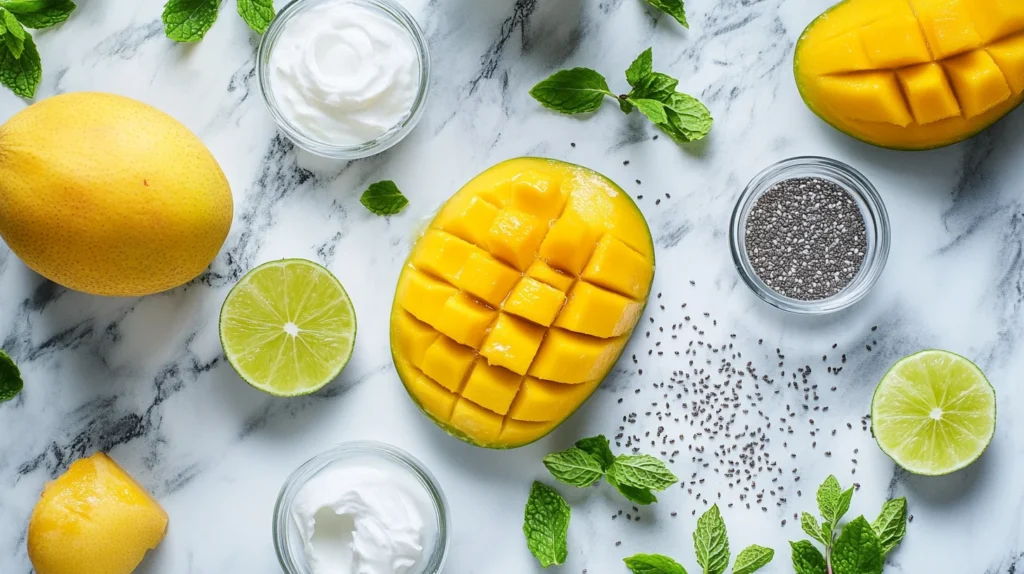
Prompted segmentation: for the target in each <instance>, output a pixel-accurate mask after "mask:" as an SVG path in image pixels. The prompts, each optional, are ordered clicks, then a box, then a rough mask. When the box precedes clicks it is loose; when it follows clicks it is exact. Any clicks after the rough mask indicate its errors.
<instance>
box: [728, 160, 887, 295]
mask: <svg viewBox="0 0 1024 574" xmlns="http://www.w3.org/2000/svg"><path fill="white" fill-rule="evenodd" d="M794 180H797V181H796V182H795V183H798V184H801V183H805V182H817V183H819V184H821V185H823V186H824V187H826V188H829V187H831V186H838V187H839V188H842V191H845V192H846V194H847V195H848V196H849V200H851V201H846V200H845V198H843V202H842V203H844V206H845V207H846V208H847V212H846V215H847V216H849V215H850V214H855V213H857V212H859V214H860V218H862V220H863V231H862V232H861V229H860V226H859V225H858V223H859V221H852V222H851V221H850V220H849V217H847V220H846V221H843V220H842V219H841V217H840V216H841V215H842V213H843V212H842V211H837V212H836V213H838V214H839V215H835V216H834V219H830V218H832V217H833V215H832V214H829V213H826V214H824V215H822V214H821V213H820V212H818V211H816V210H814V209H813V208H816V207H818V206H819V204H818V203H811V204H810V206H811V209H809V210H808V212H807V213H797V214H796V215H795V217H794V216H791V215H790V213H789V212H792V211H795V209H794V205H792V204H779V203H778V202H777V203H776V204H774V205H772V206H771V207H772V208H774V209H775V210H777V212H778V214H779V215H780V217H783V218H788V219H789V220H791V221H797V222H803V221H810V222H811V223H809V225H811V226H812V227H810V228H808V229H812V230H813V232H814V233H815V234H817V235H818V236H819V238H820V237H831V236H834V238H835V240H834V241H830V242H827V248H828V249H831V248H836V247H837V246H839V247H841V248H844V249H846V248H847V246H846V245H841V244H842V241H843V240H844V238H851V239H850V241H849V243H850V246H849V247H848V249H849V250H850V251H849V252H850V253H852V254H854V257H855V258H857V259H859V266H858V264H857V260H856V259H854V260H852V261H847V263H851V264H850V265H848V266H845V267H843V268H842V270H843V271H845V272H846V273H847V274H844V275H843V276H842V278H839V276H838V271H837V272H836V273H837V275H836V279H835V281H834V282H832V281H829V282H828V287H827V288H826V287H822V288H820V289H818V290H817V291H814V290H800V289H796V290H794V289H792V288H791V287H789V286H784V285H785V284H783V286H777V287H776V288H773V287H771V286H769V285H768V283H767V282H766V281H765V280H763V279H762V278H761V276H759V275H758V270H761V271H762V273H763V274H765V275H767V274H768V273H767V272H766V271H765V269H766V263H765V260H764V257H765V255H764V252H765V251H770V252H771V253H772V254H773V255H772V257H777V258H778V259H779V260H778V261H771V262H769V265H770V264H775V265H777V266H780V267H782V272H783V273H782V274H783V275H786V274H787V272H788V274H789V275H791V276H793V279H792V281H793V282H795V283H800V284H804V283H807V284H810V282H811V281H815V282H816V281H818V279H817V278H815V277H814V275H818V276H820V275H821V273H820V272H818V271H814V270H813V268H812V269H809V270H808V269H805V268H804V269H801V268H799V266H798V265H797V263H799V260H787V259H786V258H785V255H782V256H780V255H778V254H779V253H789V252H792V251H793V250H794V249H795V250H797V251H799V250H801V249H803V245H802V244H803V243H804V240H803V239H802V237H805V236H806V235H804V234H802V233H796V234H793V233H790V235H789V236H786V235H777V236H771V235H770V234H766V233H763V232H762V230H761V229H759V228H751V227H750V224H751V223H752V222H755V223H757V224H760V225H764V222H765V221H766V219H765V217H764V210H763V209H762V210H761V211H760V212H759V215H760V219H758V218H756V217H754V216H752V213H754V212H755V206H758V202H759V200H761V198H762V197H766V194H774V195H775V196H777V195H778V194H779V190H780V189H783V186H785V185H786V184H787V183H789V182H793V181H794ZM798 187H799V186H798ZM818 187H819V188H820V187H821V186H818ZM800 189H802V187H800ZM836 191H838V190H836ZM840 195H841V194H840ZM775 213H776V211H771V213H770V215H771V216H772V218H771V219H772V220H774V215H775ZM814 226H818V228H817V229H815V228H814ZM829 226H831V227H829ZM781 227H784V225H783V224H780V228H781ZM850 227H855V228H856V229H855V233H849V232H848V230H849V228H850ZM833 230H838V231H833ZM791 231H792V229H791V228H790V232H791ZM830 233H831V235H829V234H830ZM754 234H760V236H759V237H758V238H756V239H755V238H753V235H754ZM766 239H767V240H770V243H771V244H772V245H771V246H772V247H774V249H768V250H765V249H758V247H757V245H758V241H761V242H764V241H765V240H766ZM889 242H890V228H889V215H888V213H887V212H886V210H885V205H884V204H883V203H882V197H881V196H880V195H879V194H878V191H877V190H876V189H875V187H874V186H873V185H872V184H871V182H870V181H868V180H867V178H865V177H864V176H863V175H862V174H861V173H860V172H859V171H857V170H855V169H854V168H852V167H850V166H848V165H846V164H845V163H842V162H840V161H836V160H834V159H829V158H824V157H794V158H790V159H787V160H783V161H781V162H779V163H776V164H775V165H772V166H770V167H768V168H767V169H765V170H764V171H762V172H761V173H759V174H757V176H755V177H754V179H753V180H751V182H750V184H748V185H747V188H746V189H744V190H743V193H742V194H741V195H740V198H739V201H738V202H737V203H736V208H735V209H734V210H733V214H732V222H731V225H730V228H729V244H730V247H731V248H732V257H733V261H734V262H735V263H736V269H737V270H738V271H739V273H740V277H742V278H743V281H744V282H745V283H746V284H747V286H749V287H750V289H751V290H753V291H754V293H755V294H756V295H757V296H758V297H760V298H761V299H763V300H764V301H767V302H768V303H770V304H772V305H774V306H775V307H777V308H779V309H782V310H784V311H789V312H792V313H801V314H807V315H823V314H826V313H833V312H835V311H839V310H841V309H845V308H847V307H849V306H850V305H853V304H854V303H856V302H857V301H860V300H861V299H863V298H864V296H865V295H867V294H868V291H870V290H871V288H872V287H873V286H874V284H875V282H876V281H878V278H879V277H880V276H881V275H882V270H883V269H884V268H885V262H886V260H887V259H888V257H889ZM811 248H813V246H812V247H811ZM752 249H753V250H756V251H758V252H759V253H758V254H757V255H755V256H753V257H752V255H751V250H752ZM809 249H810V248H809ZM840 257H841V256H840ZM755 260H756V263H757V264H755ZM825 261H827V259H826V260H825ZM833 263H834V261H833ZM769 281H770V282H772V283H773V284H776V285H778V283H777V282H776V281H772V280H771V279H769ZM795 283H793V284H795ZM815 285H817V283H815ZM823 285H824V284H823ZM818 295H820V296H818Z"/></svg>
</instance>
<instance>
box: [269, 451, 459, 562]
mask: <svg viewBox="0 0 1024 574" xmlns="http://www.w3.org/2000/svg"><path fill="white" fill-rule="evenodd" d="M359 461H371V462H373V463H376V464H380V463H384V464H386V465H388V466H391V467H393V468H394V469H395V470H396V471H397V472H406V473H408V474H409V476H411V477H412V478H413V479H415V480H416V482H418V483H419V484H421V485H422V486H423V489H424V490H425V491H426V493H427V498H429V499H430V502H431V506H432V507H433V509H434V519H435V523H434V524H435V528H436V530H437V540H436V541H435V542H434V545H433V548H425V549H424V550H425V551H426V552H428V554H427V555H426V557H427V562H426V564H425V565H424V567H423V570H422V571H421V572H417V573H416V574H437V573H439V572H440V571H441V568H442V567H443V566H444V561H445V559H446V558H447V556H448V533H449V531H450V529H451V519H450V516H449V512H448V501H447V500H446V499H445V496H444V492H443V491H442V490H441V487H440V486H439V485H438V483H437V479H435V478H434V475H432V474H430V471H428V470H427V469H426V468H425V467H424V466H423V463H421V462H420V461H418V460H416V458H414V457H413V456H412V455H411V454H409V453H407V452H405V451H404V450H401V449H399V448H396V447H393V446H391V445H387V444H384V443H379V442H373V441H356V442H348V443H344V444H341V445H338V446H336V447H334V448H332V449H331V450H328V451H327V452H324V453H321V454H318V455H316V456H315V457H313V458H311V459H309V460H308V461H306V462H305V463H304V464H303V465H302V466H300V467H299V468H298V469H296V470H295V472H293V473H292V474H291V475H290V476H289V477H288V479H287V480H285V482H284V486H282V487H281V493H280V494H279V495H278V497H277V504H276V505H275V506H274V550H276V551H277V559H278V561H279V562H280V563H281V568H282V569H283V570H284V571H285V572H286V573H287V574H310V572H311V570H310V568H309V565H308V564H307V562H306V558H305V550H304V549H303V544H302V539H301V536H300V534H299V532H298V527H297V526H296V525H295V522H294V521H293V520H292V517H291V514H292V507H293V505H294V504H295V500H296V496H297V495H298V494H299V492H300V491H301V490H302V487H304V486H305V485H306V483H308V482H309V481H310V480H311V479H312V478H313V477H315V476H316V475H317V474H318V473H319V472H320V471H322V470H324V469H326V468H328V467H332V466H334V465H335V464H337V463H345V462H352V463H358V462H359ZM426 519H427V520H428V521H429V519H430V517H429V516H428V517H426Z"/></svg>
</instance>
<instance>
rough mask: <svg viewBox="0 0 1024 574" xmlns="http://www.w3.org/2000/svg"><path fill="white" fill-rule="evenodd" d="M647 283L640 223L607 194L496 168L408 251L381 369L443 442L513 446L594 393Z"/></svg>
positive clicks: (533, 165)
mask: <svg viewBox="0 0 1024 574" xmlns="http://www.w3.org/2000/svg"><path fill="white" fill-rule="evenodd" d="M653 278H654V246H653V244H652V241H651V235H650V231H649V229H648V227H647V222H646V221H645V220H644V218H643V215H641V214H640V212H639V210H637V208H636V206H635V204H633V202H632V200H631V199H630V198H629V196H628V195H627V194H626V193H625V192H623V191H622V190H621V189H619V188H618V187H617V186H616V185H615V184H614V183H612V182H611V181H609V180H608V179H606V178H604V177H603V176H601V175H599V174H597V173H596V172H593V171H591V170H588V169H586V168H582V167H579V166H575V165H571V164H567V163H562V162H558V161H554V160H547V159H539V158H519V159H514V160H510V161H507V162H504V163H501V164H498V165H496V166H494V167H492V168H491V169H489V170H487V171H485V172H484V173H482V174H480V175H479V176H477V177H476V178H474V179H473V180H472V181H470V182H469V183H468V184H466V186H465V187H463V188H462V189H461V190H460V191H458V192H457V193H456V194H455V195H454V196H452V198H451V199H449V200H448V201H447V202H446V203H445V205H444V206H443V207H442V208H441V210H440V212H439V213H438V215H437V217H436V218H435V219H434V221H433V222H432V223H431V224H430V225H429V227H428V229H427V231H426V232H425V233H424V234H423V236H422V237H421V238H420V240H419V241H418V242H417V244H416V246H414V247H413V250H412V253H411V254H410V256H409V259H408V261H407V262H406V265H405V267H404V268H403V269H402V273H401V275H400V277H399V280H398V288H397V289H396V292H395V302H394V305H393V308H392V314H391V349H392V354H393V355H394V358H395V367H396V369H397V370H398V374H399V376H400V378H401V379H402V381H403V383H404V384H405V387H406V390H407V391H408V392H409V394H410V396H411V397H412V398H413V400H414V401H415V402H416V404H417V405H418V406H419V407H420V408H421V409H422V410H423V411H424V412H425V413H426V414H427V415H428V416H430V418H431V419H433V420H434V421H435V422H436V423H437V424H439V425H440V426H441V427H442V428H443V429H445V430H446V431H447V432H449V433H450V434H452V435H454V436H456V437H459V438H461V439H463V440H466V441H468V442H470V443H473V444H476V445H479V446H484V447H490V448H514V447H517V446H522V445H524V444H527V443H530V442H533V441H535V440H537V439H539V438H541V437H543V436H544V435H546V434H547V433H549V432H551V431H552V430H553V429H554V428H555V427H557V426H558V425H559V424H560V423H561V422H562V421H564V420H565V419H566V418H568V417H569V415H571V414H572V413H573V412H574V411H575V410H576V409H577V408H579V406H580V405H581V404H583V402H584V401H585V400H587V398H588V397H589V396H590V395H591V394H592V393H593V392H594V390H595V389H597V387H598V386H599V385H600V383H601V381H602V380H603V379H604V377H605V376H606V375H607V374H608V373H609V372H610V371H611V369H612V368H613V367H614V365H615V362H616V361H617V360H618V358H619V355H620V354H621V353H622V349H623V347H625V345H626V342H627V341H628V340H629V337H630V335H631V334H632V331H633V328H634V326H635V325H636V323H637V321H638V320H639V318H640V315H641V313H642V312H643V308H644V306H645V305H646V303H647V297H648V295H649V293H650V289H651V282H652V280H653Z"/></svg>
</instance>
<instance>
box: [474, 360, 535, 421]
mask: <svg viewBox="0 0 1024 574" xmlns="http://www.w3.org/2000/svg"><path fill="white" fill-rule="evenodd" d="M522 380H523V377H522V376H521V375H517V374H515V373H513V372H512V371H509V370H508V369H503V368H501V367H495V366H493V365H489V364H488V363H487V361H485V360H484V359H482V358H478V359H477V361H476V365H474V366H473V372H471V373H470V374H469V380H467V381H466V388H465V389H463V390H462V396H464V397H466V398H467V399H469V400H471V401H473V402H474V403H476V404H478V405H480V406H482V407H484V408H486V409H488V410H491V411H493V412H495V413H498V414H499V415H504V414H505V413H507V412H508V408H509V406H511V405H512V399H514V398H515V397H516V393H517V392H518V391H519V383H520V382H522Z"/></svg>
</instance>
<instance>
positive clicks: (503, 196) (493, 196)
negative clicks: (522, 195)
mask: <svg viewBox="0 0 1024 574" xmlns="http://www.w3.org/2000/svg"><path fill="white" fill-rule="evenodd" d="M479 195H480V198H481V199H483V200H484V201H486V202H487V203H490V204H492V205H496V206H498V208H499V209H500V208H502V207H505V206H506V205H507V204H508V203H509V202H510V201H512V180H511V179H509V180H505V181H502V182H500V183H497V184H495V185H492V186H490V187H487V188H485V189H482V190H480V193H479Z"/></svg>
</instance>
